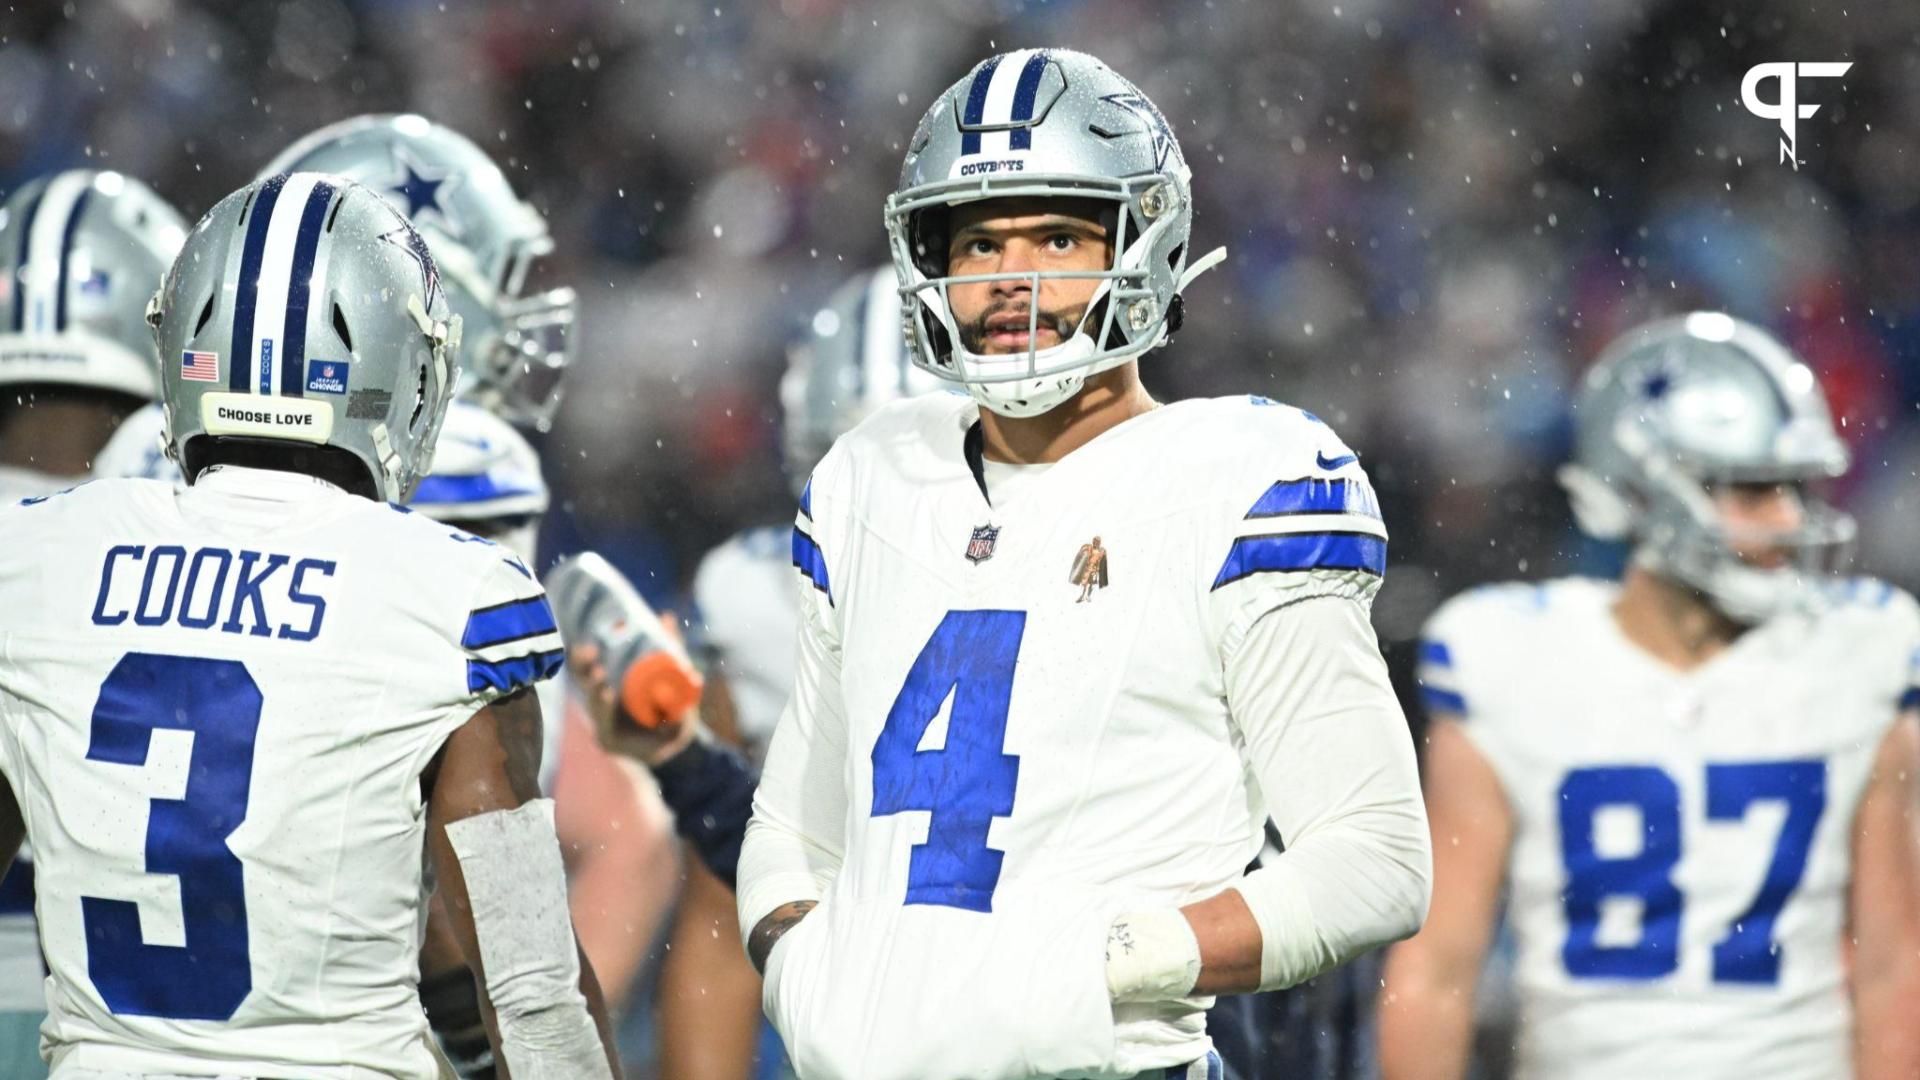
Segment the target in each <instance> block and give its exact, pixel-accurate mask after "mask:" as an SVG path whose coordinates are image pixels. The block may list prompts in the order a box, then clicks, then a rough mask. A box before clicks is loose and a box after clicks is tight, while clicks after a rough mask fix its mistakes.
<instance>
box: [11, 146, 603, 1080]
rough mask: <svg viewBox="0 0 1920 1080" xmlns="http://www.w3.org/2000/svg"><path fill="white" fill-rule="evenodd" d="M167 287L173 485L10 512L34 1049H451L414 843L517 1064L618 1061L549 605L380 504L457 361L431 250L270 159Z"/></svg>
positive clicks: (415, 1069)
mask: <svg viewBox="0 0 1920 1080" xmlns="http://www.w3.org/2000/svg"><path fill="white" fill-rule="evenodd" d="M152 311H153V320H154V322H155V324H156V327H157V331H158V339H159V341H160V345H161V350H160V351H161V354H162V355H164V356H167V357H169V358H177V359H170V360H169V362H168V363H166V364H164V365H162V368H161V390H162V395H163V400H164V401H165V402H166V405H167V417H168V437H169V443H170V447H171V454H172V456H173V457H174V458H175V459H176V460H177V461H179V463H180V465H181V467H182V470H183V473H184V475H185V477H186V479H187V481H188V483H189V484H190V485H191V486H190V487H188V488H186V489H185V490H180V489H178V488H176V487H175V486H173V485H169V484H163V483H156V482H151V481H144V480H115V481H102V482H100V483H97V484H93V485H88V486H86V487H82V488H78V489H75V490H73V491H71V492H68V493H65V494H60V495H55V496H52V497H50V498H45V499H38V500H29V502H28V503H26V504H22V505H21V506H20V507H18V508H16V509H11V510H8V511H5V512H4V513H5V515H6V520H5V522H4V523H0V530H4V532H5V533H6V535H8V536H9V538H10V540H12V541H13V543H12V544H11V545H10V546H9V548H8V549H7V550H8V551H9V552H11V557H10V558H9V557H8V556H7V555H4V554H0V594H4V602H0V637H3V638H4V642H5V650H4V655H5V657H6V660H5V662H4V663H0V710H3V711H0V721H4V722H3V723H0V771H4V772H5V774H6V778H7V780H8V788H7V790H6V792H5V794H6V795H7V799H6V805H5V806H4V807H3V808H0V845H3V846H4V847H5V848H6V849H7V850H8V851H11V849H12V848H13V847H14V846H16V845H17V843H18V842H19V840H20V837H21V833H22V831H23V829H24V827H25V826H26V824H27V823H29V822H30V823H31V824H32V834H31V839H32V841H33V843H34V846H35V848H36V850H37V852H38V854H39V865H38V870H39V874H38V885H39V914H40V917H41V938H42V943H43V946H44V948H45V952H46V955H47V957H48V960H49V963H50V966H51V968H52V972H53V975H52V979H51V980H50V981H49V986H50V989H51V997H50V1001H49V1007H50V1013H51V1015H50V1016H49V1019H48V1022H47V1025H46V1029H45V1038H46V1044H47V1048H48V1051H49V1055H50V1060H51V1062H52V1064H53V1065H54V1074H55V1075H56V1076H73V1077H97V1076H105V1077H118V1076H125V1075H130V1074H131V1075H138V1074H176V1075H194V1074H197V1075H205V1076H211V1075H215V1074H242V1075H267V1076H273V1075H287V1074H289V1073H297V1074H299V1075H302V1076H311V1077H338V1078H341V1080H345V1078H348V1077H354V1076H364V1075H369V1074H371V1075H379V1076H393V1077H407V1078H421V1080H425V1078H429V1077H437V1076H439V1075H440V1073H441V1070H442V1068H444V1066H443V1064H442V1063H440V1062H439V1061H438V1060H437V1056H436V1054H435V1053H434V1050H433V1045H432V1042H431V1040H430V1038H429V1036H428V1032H427V1025H426V1023H425V1018H424V1017H423V1016H422V1015H421V1011H420V1005H419V998H418V995H417V993H416V989H415V978H416V954H417V949H418V940H417V932H418V927H419V925H420V919H421V905H422V903H423V898H424V895H425V892H424V888H423V886H424V882H423V880H422V868H423V865H424V864H425V863H426V862H427V861H429V860H430V862H431V865H432V867H433V870H434V872H435V877H436V879H437V881H438V883H439V888H440V889H441V890H442V892H443V893H444V894H445V898H446V903H445V908H446V910H447V912H448V914H449V915H450V916H451V920H452V922H453V923H454V926H455V932H456V935H457V937H458V938H459V940H460V942H461V944H462V947H463V951H464V952H465V953H466V955H467V957H468V959H469V961H470V962H471V963H472V964H473V965H474V967H475V969H476V970H477V971H481V972H483V973H485V979H486V991H487V993H488V995H489V996H490V998H491V1008H492V1010H493V1013H494V1016H495V1018H496V1024H495V1030H496V1031H497V1033H498V1037H499V1042H498V1049H499V1050H500V1052H501V1053H502V1054H503V1055H504V1058H505V1060H506V1061H507V1062H508V1064H509V1065H510V1066H511V1067H512V1068H513V1069H514V1071H515V1072H517V1073H519V1074H521V1075H523V1076H539V1075H556V1076H557V1075H565V1076H579V1077H595V1076H599V1077H609V1076H617V1075H618V1072H619V1070H618V1065H617V1062H615V1061H614V1060H613V1059H612V1057H611V1054H610V1051H609V1049H608V1047H609V1046H610V1042H611V1040H610V1038H609V1037H608V1034H607V1020H606V1015H605V1008H604V1006H603V1005H602V1003H601V1001H600V995H599V990H598V987H597V986H596V985H595V983H594V980H593V975H592V970H591V968H590V967H588V966H587V965H586V964H585V963H584V961H583V960H582V959H581V958H580V956H579V954H578V948H577V946H576V944H575V942H574V940H573V935H572V931H571V928H570V927H569V926H568V924H567V920H566V916H565V902H564V889H565V883H564V878H563V875H562V871H561V862H560V853H559V848H558V844H557V843H556V841H555V838H554V833H553V817H552V806H551V804H550V803H549V802H548V801H546V800H544V799H541V798H540V797H539V791H538V787H537V770H538V761H539V743H540V727H541V725H540V716H539V709H538V706H537V704H536V703H535V701H534V698H533V696H532V695H531V694H530V693H528V692H527V691H529V690H530V689H531V688H532V686H533V684H534V683H536V682H538V681H539V680H541V679H543V678H546V677H549V676H551V675H552V674H553V673H554V672H555V671H556V670H557V669H558V668H559V666H560V662H561V655H560V646H559V640H558V636H557V634H556V633H555V632H554V630H555V628H554V623H553V619H552V615H551V613H550V611H549V610H548V607H547V604H546V600H545V598H544V597H543V595H542V594H541V591H540V587H539V585H538V584H537V583H536V582H534V581H533V580H532V577H531V575H530V574H529V573H528V572H527V570H526V568H525V567H524V566H523V565H522V564H521V562H520V560H519V559H518V558H517V557H516V556H514V555H513V554H512V553H511V552H508V551H506V550H505V549H504V548H501V547H498V546H496V545H493V544H490V543H475V542H472V541H471V538H468V537H466V536H465V535H464V534H460V533H457V532H453V531H451V530H448V529H447V528H446V526H444V525H440V524H438V523H436V522H432V521H430V520H429V519H427V518H425V517H423V516H419V515H414V514H409V513H405V512H402V511H398V510H396V509H394V508H392V507H390V506H388V505H385V502H386V501H387V500H399V499H404V498H405V497H406V496H407V495H408V494H409V493H410V492H411V489H412V488H413V487H414V485H415V484H416V483H417V481H418V479H419V477H420V475H421V474H422V473H423V472H424V471H425V467H426V463H427V461H428V459H429V458H430V457H431V456H432V453H433V445H434V441H435V437H436V435H437V434H438V431H439V427H440V423H441V420H442V417H443V415H444V413H445V409H446V404H447V401H448V400H449V398H450V397H451V395H452V392H453V382H454V379H455V377H456V369H455V367H454V360H455V356H456V348H457V343H458V339H459V333H460V330H459V321H458V319H457V317H454V316H452V315H451V314H450V312H449V311H448V308H447V304H446V299H445V297H444V296H443V295H442V294H441V290H440V286H439V281H438V275H437V273H436V271H435V268H434V265H433V261H432V259H431V258H430V256H429V255H428V253H427V250H426V247H425V244H424V242H423V241H422V240H421V238H420V237H419V235H418V234H416V233H415V232H414V231H413V230H412V229H411V228H410V227H409V226H408V225H407V223H406V221H405V220H404V219H403V218H402V217H400V215H398V214H397V213H395V212H394V210H393V209H392V208H391V207H390V206H388V205H387V203H386V202H385V201H384V200H383V199H381V198H380V197H379V196H378V195H376V194H374V193H373V192H372V191H370V190H368V189H366V188H363V187H359V186H357V185H353V184H350V183H349V184H344V185H343V184H342V182H341V181H340V180H338V178H335V177H330V176H321V175H317V174H311V173H298V174H292V175H286V176H278V177H274V178H272V179H269V180H265V181H261V182H257V183H255V184H252V185H249V186H248V187H246V188H243V189H242V190H240V191H238V192H236V193H234V194H233V195H231V196H229V197H228V198H226V199H224V200H222V201H221V203H220V204H219V205H217V206H216V207H215V208H214V209H213V210H212V211H211V212H210V213H209V214H208V216H207V217H206V218H205V219H204V220H203V221H202V222H201V223H200V225H198V226H197V227H196V228H195V229H194V231H193V233H192V234H191V236H190V237H189V238H188V241H187V244H186V247H185V248H184V250H183V251H182V253H181V256H180V258H179V260H178V261H177V262H176V263H175V265H174V268H173V270H172V271H171V272H170V273H169V275H168V277H167V280H166V283H165V285H164V287H163V288H162V291H161V292H160V294H159V295H158V296H157V297H156V298H155V301H154V305H153V308H152ZM156 785H158V786H156ZM423 854H424V855H425V856H427V857H428V858H427V859H423ZM170 897H177V901H173V902H169V898H170ZM176 903H177V907H176V906H175V904H176Z"/></svg>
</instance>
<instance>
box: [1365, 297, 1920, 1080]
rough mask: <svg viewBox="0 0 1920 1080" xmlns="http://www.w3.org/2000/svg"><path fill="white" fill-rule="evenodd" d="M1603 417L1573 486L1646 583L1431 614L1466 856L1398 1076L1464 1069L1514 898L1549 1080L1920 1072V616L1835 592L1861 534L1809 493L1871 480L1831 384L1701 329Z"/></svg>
mask: <svg viewBox="0 0 1920 1080" xmlns="http://www.w3.org/2000/svg"><path fill="white" fill-rule="evenodd" d="M1578 415H1579V417H1580V452H1579V456H1578V459H1577V461H1576V463H1575V464H1574V465H1573V466H1571V467H1570V468H1569V469H1568V470H1566V471H1565V472H1564V473H1563V479H1564V480H1565V482H1566V484H1567V486H1568V488H1569V490H1570V492H1571V493H1572V494H1573V496H1574V500H1575V509H1576V511H1577V513H1578V516H1579V518H1580V520H1581V523H1582V525H1583V526H1584V527H1586V528H1587V529H1588V530H1589V531H1591V532H1594V533H1596V534H1599V535H1602V536H1610V537H1619V538H1629V537H1630V538H1632V539H1633V540H1635V542H1636V543H1637V545H1638V546H1637V549H1636V553H1635V559H1634V565H1633V567H1632V569H1630V570H1629V572H1628V574H1627V577H1626V580H1625V581H1624V582H1602V581H1596V580H1590V579H1579V578H1574V579H1566V580H1560V581H1553V582H1548V583H1546V584H1542V585H1537V586H1530V585H1500V586H1491V587H1486V588H1482V589H1478V590H1475V591H1473V592H1469V593H1467V594H1465V595H1463V596H1461V597H1459V598H1457V599H1455V600H1453V601H1451V602H1449V603H1448V604H1447V605H1445V606H1444V607H1443V608H1441V610H1440V612H1439V613H1438V614H1437V615H1435V616H1434V618H1433V620H1432V622H1431V623H1430V624H1429V626H1428V629H1427V635H1426V641H1425V642H1424V643H1423V645H1422V647H1421V669H1420V679H1421V683H1422V687H1423V693H1424V695H1425V697H1426V701H1427V705H1428V708H1429V711H1430V712H1432V713H1433V715H1434V718H1435V722H1434V724H1433V725H1432V732H1431V736H1430V749H1429V754H1428V783H1429V788H1430V790H1429V796H1428V798H1429V803H1430V811H1431V813H1432V816H1433V825H1434V829H1435V832H1436V837H1437V839H1436V842H1435V847H1436V849H1438V851H1439V854H1438V855H1437V856H1436V887H1435V897H1434V905H1433V917H1432V920H1431V922H1430V923H1429V924H1428V927H1427V929H1426V930H1425V931H1423V932H1422V933H1421V935H1420V936H1419V937H1417V938H1415V939H1414V940H1412V941H1410V942H1408V943H1407V944H1406V945H1404V946H1401V947H1399V948H1398V949H1396V950H1395V952H1394V954H1393V956H1392V957H1391V959H1390V962H1389V966H1388V970H1387V980H1386V1004H1384V1005H1383V1008H1382V1015H1383V1022H1382V1031H1383V1037H1384V1040H1385V1042H1384V1045H1383V1061H1384V1064H1385V1065H1386V1066H1387V1070H1386V1071H1387V1075H1388V1077H1389V1078H1391V1080H1407V1078H1425V1077H1433V1078H1440V1077H1458V1076H1460V1075H1462V1073H1463V1071H1464V1069H1465V1068H1466V1064H1467V1062H1466V1042H1467V1038H1468V1031H1467V1027H1468V1018H1467V1017H1466V1015H1465V1014H1464V1013H1463V1012H1461V1011H1458V1009H1457V1008H1456V1005H1455V1003H1457V1002H1461V1001H1469V1000H1471V999H1472V997H1473V993H1472V982H1473V978H1474V976H1475V975H1476V974H1477V972H1478V965H1479V957H1480V952H1481V950H1482V949H1483V948H1484V947H1485V942H1486V939H1487V936H1488V934H1489V933H1490V929H1491V924H1492V921H1493V918H1494V908H1495V905H1496V904H1497V902H1498V900H1497V898H1498V895H1499V891H1500V886H1501V882H1502V879H1504V881H1505V884H1506V890H1507V901H1506V903H1507V919H1508V922H1509V924H1510V926H1511V927H1512V930H1513V934H1514V938H1515V940H1516V943H1517V945H1518V948H1519V955H1518V959H1517V962H1516V966H1515V972H1514V977H1515V980H1516V982H1517V987H1516V990H1517V996H1518V1000H1519V1003H1520V1032H1519V1042H1518V1046H1517V1051H1518V1053H1517V1066H1518V1075H1520V1076H1522V1077H1527V1078H1531V1077H1542V1078H1545V1077H1552V1078H1555V1080H1561V1078H1569V1080H1585V1078H1594V1080H1600V1078H1613V1077H1623V1076H1687V1077H1690V1078H1694V1080H1721V1078H1724V1080H1743V1078H1750V1077H1757V1076H1764V1077H1768V1078H1769V1080H1827V1078H1832V1080H1840V1078H1846V1077H1854V1076H1859V1077H1865V1078H1881V1077H1886V1078H1892V1077H1911V1076H1913V1075H1915V1072H1916V1069H1920V1055H1917V1054H1916V1052H1915V1050H1916V1044H1915V1042H1914V1037H1913V1035H1912V1026H1913V1016H1912V1007H1913V1003H1914V1001H1915V1000H1916V998H1915V994H1916V992H1917V991H1920V984H1917V983H1916V975H1917V974H1920V954H1917V952H1916V950H1920V926H1916V918H1915V913H1916V911H1920V904H1917V903H1916V897H1915V895H1914V888H1915V886H1916V885H1920V880H1917V879H1916V876H1915V869H1916V867H1915V831H1914V822H1913V815H1914V813H1915V810H1916V807H1915V805H1914V798H1913V796H1914V777H1913V772H1914V763H1915V758H1914V746H1915V738H1914V730H1913V720H1912V718H1911V717H1910V716H1906V717H1903V716H1902V711H1903V710H1904V709H1907V708H1910V707H1911V706H1912V704H1913V703H1914V701H1915V700H1916V699H1917V698H1920V691H1916V690H1915V688H1914V685H1915V684H1914V669H1913V663H1914V660H1915V658H1916V652H1915V650H1916V648H1917V647H1920V608H1917V607H1916V605H1915V603H1914V600H1913V598H1912V597H1910V596H1908V595H1907V594H1906V593H1904V592H1901V591H1899V590H1897V589H1895V588H1893V587H1891V586H1889V585H1885V584H1882V583H1880V582H1876V581H1871V580H1866V579H1852V580H1849V579H1840V578H1828V577H1823V576H1820V575H1818V574H1817V567H1816V563H1815V556H1817V555H1818V554H1819V553H1820V552H1821V550H1822V549H1826V548H1831V547H1832V546H1833V545H1834V544H1835V543H1837V542H1838V541H1841V540H1844V539H1845V538H1846V536H1847V535H1848V533H1849V532H1850V529H1851V522H1850V521H1849V520H1848V519H1846V518H1844V517H1843V516H1841V515H1838V514H1837V513H1835V512H1832V511H1830V510H1826V509H1825V508H1823V507H1821V506H1820V505H1819V504H1817V503H1815V502H1813V501H1811V500H1810V499H1809V498H1807V497H1806V494H1805V493H1804V492H1803V491H1802V487H1803V485H1804V484H1806V483H1807V482H1808V481H1811V480H1816V479H1819V478H1821V477H1826V476H1834V475H1838V474H1839V472H1841V471H1842V470H1843V469H1844V468H1845V465H1846V451H1845V448H1844V447H1843V446H1842V444H1841V443H1840V441H1839V439H1838V438H1837V436H1836V435H1835V433H1834V431H1833V428H1832V425H1831V422H1830V421H1829V420H1828V418H1827V409H1826V405H1825V402H1824V401H1823V400H1822V399H1821V397H1820V393H1819V389H1818V387H1817V386H1816V385H1815V384H1814V381H1813V379H1812V375H1811V372H1810V371H1809V370H1808V369H1807V368H1806V367H1804V366H1803V365H1801V364H1800V363H1799V362H1798V361H1797V360H1796V359H1794V358H1793V357H1792V355H1791V354H1790V353H1788V352H1787V350H1786V349H1785V348H1784V347H1782V346H1781V345H1779V344H1778V343H1777V342H1775V341H1773V340H1772V339H1771V338H1769V337H1767V336H1766V335H1765V334H1764V333H1763V332H1762V331H1760V330H1759V329H1758V328H1756V327H1752V326H1748V325H1746V324H1744V323H1740V322H1737V321H1735V320H1733V319H1731V318H1728V317H1727V316H1724V315H1719V314H1715V313H1697V314H1694V315H1690V316H1686V317H1684V318H1679V319H1672V320H1667V321H1664V322H1661V323H1656V324H1652V325H1651V326H1649V327H1645V328H1642V329H1641V330H1639V331H1638V332H1636V333H1634V334H1632V335H1629V336H1628V337H1627V338H1626V339H1624V340H1623V342H1622V343H1621V344H1619V345H1617V346H1616V347H1615V348H1613V349H1611V350H1609V353H1608V355H1606V356H1604V357H1602V359H1601V360H1600V361H1599V362H1598V364H1597V365H1596V366H1595V368H1594V371H1593V373H1592V375H1591V376H1590V378H1589V382H1588V388H1587V390H1586V391H1585V392H1584V393H1583V395H1582V397H1581V399H1580V401H1579V408H1578ZM1850 943H1851V947H1850Z"/></svg>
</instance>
